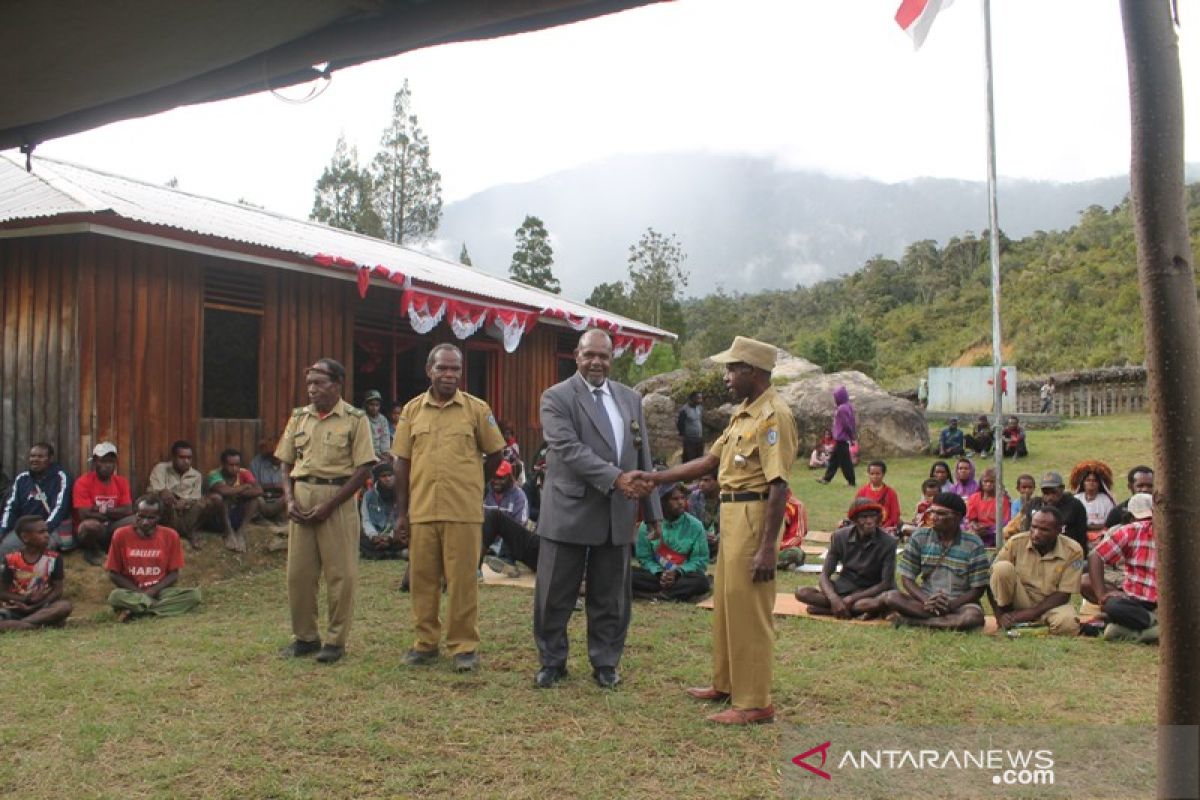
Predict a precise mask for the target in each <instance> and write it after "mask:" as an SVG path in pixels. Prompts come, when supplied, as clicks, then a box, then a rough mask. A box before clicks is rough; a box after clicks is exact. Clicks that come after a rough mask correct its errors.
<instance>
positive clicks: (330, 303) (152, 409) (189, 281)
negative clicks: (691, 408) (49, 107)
mask: <svg viewBox="0 0 1200 800" xmlns="http://www.w3.org/2000/svg"><path fill="white" fill-rule="evenodd" d="M0 320H2V322H0V325H2V329H3V332H4V334H3V335H4V338H3V349H2V351H0V403H2V404H0V466H2V467H3V469H4V470H5V471H6V472H8V473H9V475H13V474H15V473H16V472H19V471H20V470H22V469H24V463H25V453H26V451H27V449H28V447H29V446H30V445H31V444H32V443H34V442H37V441H41V440H45V441H49V442H51V443H52V444H54V445H55V447H56V449H57V450H58V460H59V461H60V463H62V464H63V465H64V466H66V467H67V468H68V470H70V471H71V472H72V474H75V475H78V474H79V472H80V471H81V470H82V469H84V468H85V467H86V460H87V457H88V455H89V454H90V451H91V448H92V447H93V446H94V445H95V444H96V443H97V442H100V441H104V440H110V441H113V442H115V443H116V445H117V447H118V450H119V451H120V468H119V469H120V472H121V473H122V474H124V475H125V476H126V477H128V478H129V479H130V480H131V481H132V483H133V485H134V489H135V491H137V490H138V489H139V488H141V487H143V486H144V485H145V481H146V477H147V475H148V474H149V471H150V469H151V467H153V465H154V464H155V463H157V462H159V461H161V460H164V459H165V458H166V457H167V454H168V450H169V447H170V444H171V442H173V441H175V440H176V439H187V440H189V441H191V442H192V443H193V444H194V445H195V447H196V450H197V460H198V464H199V466H200V467H201V468H204V469H207V468H212V467H213V466H215V465H216V463H217V454H218V453H219V452H220V451H221V450H222V449H224V448H225V447H237V448H239V449H240V450H242V452H243V453H244V454H245V458H246V460H247V461H248V460H249V458H250V457H251V456H252V454H253V453H254V452H255V449H256V444H257V442H258V440H259V439H260V438H274V437H277V436H278V434H279V432H280V431H281V430H282V428H283V425H284V423H285V422H286V419H287V416H288V414H289V412H290V410H291V409H292V408H293V407H295V406H297V405H302V404H304V403H305V402H307V400H306V398H305V396H304V387H303V368H304V366H305V365H307V364H310V363H312V362H313V361H314V360H315V359H317V358H319V357H321V356H331V357H333V358H336V359H338V360H339V361H341V362H342V363H344V364H345V365H346V368H347V371H348V373H350V374H349V376H348V380H347V386H346V397H347V398H348V399H351V400H352V401H353V402H356V403H358V402H359V401H360V400H361V398H362V396H363V394H364V393H365V392H366V391H367V390H368V389H378V390H379V391H380V392H382V394H383V396H384V397H385V398H388V399H390V400H398V401H404V400H407V399H409V398H411V397H413V396H415V395H416V394H418V393H419V392H421V391H424V389H425V388H427V386H428V382H427V380H426V379H425V375H424V365H425V357H426V355H427V354H428V351H429V348H430V347H431V346H432V345H434V344H436V343H438V342H443V341H451V342H455V343H456V344H458V345H459V346H460V347H461V348H462V349H463V351H464V355H465V362H466V363H465V375H464V388H466V389H467V390H468V391H470V392H472V393H473V394H477V395H479V396H481V397H483V398H485V399H486V400H487V401H488V402H489V403H490V404H491V405H492V407H493V409H494V410H495V413H496V416H497V418H498V419H501V420H505V421H508V422H510V423H511V424H512V425H513V426H514V428H515V429H516V433H517V437H518V440H519V441H520V444H521V446H522V449H523V451H525V452H527V453H528V452H532V449H533V448H536V447H537V446H538V445H540V443H541V433H540V428H539V424H538V399H539V397H540V395H541V393H542V391H543V390H544V389H546V387H548V386H550V385H551V384H553V383H555V382H556V381H558V380H560V379H562V378H563V377H565V376H566V375H569V374H570V373H571V372H572V371H573V370H574V362H573V360H572V356H571V350H572V348H573V347H574V344H575V341H576V340H577V338H578V336H579V333H578V331H580V330H583V329H585V328H587V327H589V326H598V327H604V328H606V329H608V330H609V331H610V332H611V334H612V336H613V339H614V342H615V343H616V345H617V347H618V349H621V350H624V349H633V350H634V352H635V353H636V354H637V356H638V357H639V358H645V356H646V355H648V354H649V351H650V348H651V347H652V346H653V344H654V343H655V342H656V341H660V340H662V339H664V338H669V337H671V336H672V335H671V334H670V333H668V332H666V331H662V330H658V329H656V328H652V327H650V326H647V325H644V324H642V323H639V322H635V321H633V320H629V319H625V318H623V317H618V316H615V315H612V314H609V313H608V312H604V311H600V310H597V309H593V308H590V307H588V306H585V305H583V304H580V303H575V302H572V301H570V300H566V299H565V298H562V297H559V296H557V295H554V294H550V293H548V292H543V291H540V290H536V289H531V288H529V287H526V286H522V285H519V284H516V283H513V282H511V281H507V280H503V279H500V278H497V277H494V276H491V275H488V274H486V273H483V272H481V271H479V270H476V269H472V268H470V267H465V266H462V265H460V264H456V263H452V262H447V261H443V260H440V259H437V258H434V257H431V256H429V255H425V254H423V253H419V252H416V251H413V250H409V249H406V248H403V247H399V246H397V245H393V244H390V243H387V242H383V241H380V240H377V239H372V238H369V237H364V236H360V235H357V234H353V233H349V232H346V231H341V230H336V229H332V228H327V227H325V226H322V225H318V224H316V223H312V222H307V221H301V220H296V219H292V218H288V217H283V216H281V215H277V214H273V213H271V212H268V211H264V210H261V209H257V208H253V207H249V206H244V205H239V204H233V203H225V202H221V201H217V200H212V199H208V198H203V197H197V196H195V195H190V194H187V193H184V192H180V191H177V190H174V189H169V188H166V187H161V186H153V185H149V184H145V183H140V182H138V181H133V180H128V179H125V178H121V177H118V176H113V175H107V174H104V173H100V172H96V171H93V170H89V169H86V168H83V167H79V166H77V165H72V164H67V163H64V162H57V161H51V160H49V159H34V160H33V168H32V171H31V172H27V171H26V170H25V168H24V165H23V164H18V163H16V162H14V161H11V160H9V159H7V158H4V157H0Z"/></svg>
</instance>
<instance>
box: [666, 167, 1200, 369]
mask: <svg viewBox="0 0 1200 800" xmlns="http://www.w3.org/2000/svg"><path fill="white" fill-rule="evenodd" d="M1188 201H1189V203H1188V206H1189V214H1188V219H1189V223H1190V229H1191V234H1192V250H1193V253H1196V252H1200V184H1193V185H1191V186H1189V187H1188ZM1135 253H1136V248H1135V244H1134V238H1133V229H1132V222H1131V211H1130V206H1129V201H1128V200H1126V201H1125V202H1123V203H1121V205H1119V206H1116V207H1115V208H1112V209H1105V208H1101V207H1099V206H1091V207H1089V208H1088V209H1086V210H1085V211H1084V212H1083V213H1082V214H1081V216H1080V219H1079V222H1078V224H1076V225H1075V226H1074V227H1072V228H1070V229H1068V230H1066V231H1052V232H1045V231H1036V232H1034V233H1033V234H1031V235H1030V236H1027V237H1025V238H1023V239H1020V240H1009V239H1007V238H1006V237H1004V236H1003V235H1001V254H1002V257H1001V309H1002V333H1003V341H1004V353H1005V360H1006V361H1007V362H1008V363H1011V364H1013V365H1015V366H1016V367H1017V369H1018V370H1019V371H1020V372H1022V373H1025V374H1039V373H1045V372H1049V371H1054V370H1065V369H1074V368H1082V367H1098V366H1108V365H1124V364H1138V363H1141V362H1142V361H1143V358H1144V351H1145V347H1144V344H1143V341H1142V315H1141V309H1140V307H1139V305H1138V283H1137V264H1136V254H1135ZM990 275H991V267H990V263H989V260H988V243H987V233H986V231H985V232H981V233H980V234H979V235H978V236H974V235H972V236H967V237H964V238H953V239H951V240H950V241H948V242H946V243H945V244H939V243H937V242H934V241H930V240H925V241H919V242H915V243H913V244H912V245H910V246H909V247H908V248H907V249H906V250H905V252H904V255H903V257H902V258H901V259H900V260H899V261H895V260H892V259H887V258H883V257H881V256H877V257H875V258H872V259H871V260H869V261H868V262H867V263H866V264H865V265H864V266H863V267H862V268H861V269H860V270H859V271H857V272H855V273H853V274H851V275H848V276H845V277H843V278H837V279H833V280H827V281H822V282H820V283H817V284H814V285H812V286H808V287H804V288H798V289H789V290H786V291H774V292H761V293H757V294H736V293H735V294H727V293H724V292H721V293H717V294H713V295H709V296H708V297H705V298H702V299H699V300H689V301H686V302H685V303H684V307H683V311H684V319H685V321H686V325H685V331H686V336H685V339H684V342H683V345H682V356H683V359H684V360H688V359H691V358H701V357H703V356H705V355H708V354H710V353H714V352H716V351H718V350H720V349H723V348H725V347H727V346H728V344H729V341H730V340H731V339H732V338H733V336H734V335H735V334H739V333H740V334H744V335H749V336H753V337H755V338H759V339H763V340H766V341H769V342H772V343H774V344H777V345H779V346H781V347H785V348H788V349H789V350H792V351H793V352H796V353H799V354H801V355H804V356H805V357H807V358H810V359H811V360H813V361H815V362H817V363H819V364H821V365H822V366H824V367H826V368H827V369H845V368H853V369H861V370H862V371H864V372H867V373H868V374H871V375H872V376H874V377H875V378H876V379H877V380H879V381H880V382H881V383H883V384H885V385H888V386H904V385H907V384H908V383H910V382H912V381H915V380H916V377H917V376H918V375H920V374H923V373H924V371H925V370H926V368H928V367H931V366H939V365H947V364H951V363H960V364H967V365H970V364H990V363H991V355H990V354H991V298H990V293H991V288H990Z"/></svg>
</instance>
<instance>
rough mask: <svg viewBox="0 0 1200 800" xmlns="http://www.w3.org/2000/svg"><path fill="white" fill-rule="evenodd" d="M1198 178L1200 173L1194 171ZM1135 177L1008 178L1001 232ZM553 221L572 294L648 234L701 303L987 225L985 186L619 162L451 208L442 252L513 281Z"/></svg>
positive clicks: (558, 257)
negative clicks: (518, 242) (529, 243)
mask: <svg viewBox="0 0 1200 800" xmlns="http://www.w3.org/2000/svg"><path fill="white" fill-rule="evenodd" d="M1188 174H1189V180H1194V179H1195V176H1196V175H1198V174H1200V167H1198V165H1189V169H1188ZM1128 192H1129V178H1128V176H1114V177H1110V178H1100V179H1096V180H1089V181H1081V182H1075V183H1057V182H1050V181H1031V180H1007V179H1001V180H1000V183H999V188H998V207H999V215H1000V229H1001V230H1002V231H1003V232H1004V233H1005V234H1006V235H1008V236H1009V237H1012V238H1017V237H1023V236H1026V235H1028V234H1030V233H1033V232H1035V231H1037V230H1046V231H1049V230H1058V229H1064V228H1067V227H1069V226H1071V225H1073V224H1074V223H1075V222H1076V221H1077V220H1078V218H1079V213H1080V212H1081V211H1082V210H1083V209H1085V208H1087V207H1089V206H1092V205H1099V206H1103V207H1105V208H1109V207H1112V206H1114V205H1116V204H1118V203H1119V202H1120V201H1121V199H1122V198H1123V197H1124V196H1125V195H1126V194H1128ZM527 214H531V215H533V216H537V217H540V218H541V219H542V221H543V222H544V223H545V224H546V228H547V229H548V230H549V231H550V235H551V243H552V245H553V247H554V261H555V263H554V273H555V275H556V276H557V277H558V278H559V280H560V281H561V282H562V286H563V293H564V295H566V296H568V297H572V298H575V299H580V300H582V299H585V298H586V297H587V295H588V294H589V293H590V292H591V290H592V288H593V287H595V286H596V285H597V284H599V283H602V282H607V281H616V280H623V279H625V278H626V277H627V265H626V262H627V259H628V256H629V249H630V246H631V245H633V244H635V243H636V242H637V241H638V239H639V238H640V237H641V235H642V233H643V232H645V230H646V228H647V227H653V228H654V229H655V230H656V231H658V232H660V233H664V234H675V235H676V236H677V237H678V241H679V243H680V245H681V246H682V248H683V250H684V252H685V253H687V260H686V261H685V262H684V264H683V267H684V269H685V270H686V271H687V272H688V273H689V274H690V280H689V284H688V286H687V288H686V290H685V294H686V295H688V296H696V297H698V296H703V295H706V294H709V293H711V292H713V291H715V290H716V289H718V288H723V289H725V290H726V291H729V292H733V291H737V292H755V291H761V290H764V289H791V288H794V287H796V286H807V285H810V284H812V283H816V282H817V281H820V280H824V279H826V278H833V277H837V276H839V275H844V274H847V273H851V272H854V271H856V270H857V269H859V268H860V267H861V266H862V265H863V263H864V262H865V261H867V259H869V258H871V257H872V256H875V255H877V254H878V255H883V256H885V257H888V258H897V259H898V258H899V257H900V256H901V255H902V254H903V252H904V249H905V247H907V246H908V245H909V244H910V243H912V242H915V241H920V240H922V239H933V240H936V241H938V242H939V243H945V242H946V241H947V240H948V239H950V238H951V237H954V236H961V235H963V234H964V233H969V232H973V233H976V234H979V233H980V232H981V231H984V230H986V228H987V226H988V217H987V191H986V184H985V183H984V182H982V181H979V182H972V181H963V180H948V179H939V178H918V179H914V180H909V181H904V182H901V183H884V182H881V181H877V180H871V179H866V178H845V177H835V176H831V175H826V174H821V173H819V172H811V171H791V170H785V169H781V168H779V167H777V166H776V164H775V162H774V161H773V160H772V159H770V158H765V157H752V156H735V155H712V154H666V155H631V156H614V157H611V158H607V159H604V160H602V161H598V162H595V163H592V164H588V165H585V166H581V167H577V168H574V169H570V170H566V171H563V172H559V173H556V174H553V175H549V176H546V177H544V178H540V179H538V180H534V181H530V182H528V183H521V184H508V185H503V186H496V187H492V188H490V189H487V190H485V191H482V192H479V193H478V194H475V195H472V196H470V197H467V198H465V199H463V200H460V201H457V202H453V203H449V204H447V205H446V206H445V209H444V212H443V218H442V223H441V227H440V228H439V230H438V237H439V240H438V241H437V242H435V243H434V247H435V248H436V249H438V250H439V251H440V252H441V253H442V254H443V255H445V256H447V257H450V258H457V256H458V253H459V249H460V247H461V246H462V244H463V243H465V244H466V246H467V248H468V251H469V253H470V255H471V259H472V261H473V262H474V264H475V266H476V267H478V268H480V269H484V270H487V271H488V272H492V273H494V274H497V275H507V272H508V265H509V263H510V261H511V259H512V251H513V243H514V233H515V231H516V229H517V228H518V227H519V226H520V225H521V223H522V221H523V220H524V218H525V216H526V215H527Z"/></svg>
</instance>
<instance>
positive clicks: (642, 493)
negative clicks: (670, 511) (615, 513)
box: [616, 470, 658, 500]
mask: <svg viewBox="0 0 1200 800" xmlns="http://www.w3.org/2000/svg"><path fill="white" fill-rule="evenodd" d="M657 485H658V481H656V480H655V473H653V472H644V471H642V470H632V471H630V472H622V473H621V474H620V475H618V476H617V483H616V488H617V489H619V490H620V491H621V493H622V494H624V495H625V496H626V497H628V498H629V499H630V500H637V499H638V498H641V497H647V496H648V495H649V494H650V492H652V491H654V487H655V486H657Z"/></svg>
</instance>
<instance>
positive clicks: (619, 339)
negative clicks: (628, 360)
mask: <svg viewBox="0 0 1200 800" xmlns="http://www.w3.org/2000/svg"><path fill="white" fill-rule="evenodd" d="M612 340H613V358H617V357H619V356H622V355H624V354H625V352H626V351H628V350H629V348H631V347H632V348H633V363H635V364H637V365H638V366H641V365H642V364H645V363H646V359H647V358H649V357H650V352H651V351H652V350H653V349H654V340H653V339H650V338H646V337H642V336H629V335H627V334H623V333H619V334H617V335H616V336H614V337H612Z"/></svg>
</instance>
